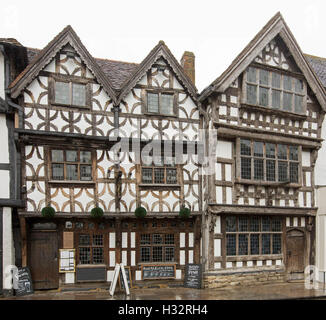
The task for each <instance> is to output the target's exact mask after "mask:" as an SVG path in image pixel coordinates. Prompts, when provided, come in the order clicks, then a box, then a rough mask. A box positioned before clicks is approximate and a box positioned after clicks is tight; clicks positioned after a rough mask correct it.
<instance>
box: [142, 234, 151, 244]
mask: <svg viewBox="0 0 326 320" xmlns="http://www.w3.org/2000/svg"><path fill="white" fill-rule="evenodd" d="M140 244H141V245H143V244H151V235H150V234H142V235H140Z"/></svg>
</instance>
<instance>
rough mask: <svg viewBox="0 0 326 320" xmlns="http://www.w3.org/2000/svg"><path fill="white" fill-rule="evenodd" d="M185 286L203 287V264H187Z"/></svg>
mask: <svg viewBox="0 0 326 320" xmlns="http://www.w3.org/2000/svg"><path fill="white" fill-rule="evenodd" d="M184 286H185V287H186V288H194V289H201V287H202V265H201V264H187V265H186V273H185V277H184Z"/></svg>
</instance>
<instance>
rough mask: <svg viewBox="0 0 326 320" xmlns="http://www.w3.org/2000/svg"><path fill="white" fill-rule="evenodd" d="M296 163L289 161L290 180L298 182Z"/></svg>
mask: <svg viewBox="0 0 326 320" xmlns="http://www.w3.org/2000/svg"><path fill="white" fill-rule="evenodd" d="M298 168H299V165H298V163H295V162H291V163H290V182H294V183H298V182H299V177H298Z"/></svg>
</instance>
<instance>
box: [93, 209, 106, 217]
mask: <svg viewBox="0 0 326 320" xmlns="http://www.w3.org/2000/svg"><path fill="white" fill-rule="evenodd" d="M103 215H104V211H103V209H102V208H99V207H95V208H93V209H92V210H91V216H92V217H93V218H102V217H103Z"/></svg>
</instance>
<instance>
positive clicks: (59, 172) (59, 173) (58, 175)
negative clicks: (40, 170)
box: [52, 163, 64, 180]
mask: <svg viewBox="0 0 326 320" xmlns="http://www.w3.org/2000/svg"><path fill="white" fill-rule="evenodd" d="M52 179H53V180H64V174H63V164H58V163H54V164H52Z"/></svg>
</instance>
